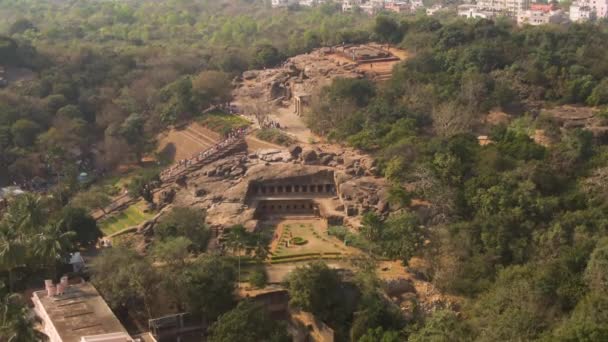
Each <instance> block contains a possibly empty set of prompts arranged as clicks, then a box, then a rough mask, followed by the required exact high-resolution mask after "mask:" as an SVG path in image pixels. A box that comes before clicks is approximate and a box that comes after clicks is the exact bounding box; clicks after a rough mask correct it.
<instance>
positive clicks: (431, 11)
mask: <svg viewBox="0 0 608 342" xmlns="http://www.w3.org/2000/svg"><path fill="white" fill-rule="evenodd" d="M442 8H443V6H442V5H439V4H437V5H433V6H432V7H430V8H427V9H426V15H434V14H435V13H437V12H439V11H440V10H441V9H442Z"/></svg>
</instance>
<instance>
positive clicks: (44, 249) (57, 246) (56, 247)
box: [32, 221, 76, 278]
mask: <svg viewBox="0 0 608 342" xmlns="http://www.w3.org/2000/svg"><path fill="white" fill-rule="evenodd" d="M62 226H63V225H62V222H61V221H57V222H54V223H51V224H49V225H47V226H45V227H43V228H42V231H41V232H40V233H38V234H36V236H35V239H34V240H33V241H32V247H33V251H34V256H35V257H36V258H37V259H38V260H40V261H41V262H42V264H43V265H45V266H46V267H48V268H49V269H50V271H51V276H52V277H53V278H55V276H56V274H57V261H59V260H61V258H62V257H63V256H65V255H66V254H67V253H68V252H70V251H71V250H72V249H73V248H74V243H73V238H74V236H75V235H76V233H75V232H73V231H67V232H66V231H63V230H62V228H61V227H62Z"/></svg>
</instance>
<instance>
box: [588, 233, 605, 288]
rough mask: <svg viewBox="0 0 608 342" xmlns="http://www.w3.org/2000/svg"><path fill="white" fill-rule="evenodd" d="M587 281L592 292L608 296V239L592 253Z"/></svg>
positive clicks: (601, 242)
mask: <svg viewBox="0 0 608 342" xmlns="http://www.w3.org/2000/svg"><path fill="white" fill-rule="evenodd" d="M585 280H586V282H587V285H588V286H589V288H590V289H591V290H593V291H596V292H597V293H604V294H608V239H603V240H601V241H600V242H599V243H598V245H597V247H596V248H595V250H594V251H593V253H591V257H590V259H589V262H588V263H587V268H586V269H585Z"/></svg>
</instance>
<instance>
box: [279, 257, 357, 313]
mask: <svg viewBox="0 0 608 342" xmlns="http://www.w3.org/2000/svg"><path fill="white" fill-rule="evenodd" d="M287 289H288V291H289V297H290V300H289V303H290V305H292V306H293V307H296V308H300V309H302V310H305V311H309V312H311V313H313V314H314V315H315V316H316V317H317V318H318V319H320V320H322V321H324V322H334V323H335V322H341V323H342V322H345V321H346V320H347V318H348V316H349V315H350V314H351V313H352V312H346V311H345V305H344V304H346V303H344V302H343V300H344V292H343V291H344V285H343V283H342V278H341V277H340V275H339V274H338V272H337V271H336V270H333V269H331V268H329V267H328V266H327V264H325V263H324V262H312V263H309V264H308V265H306V266H299V267H297V268H296V269H295V270H294V271H293V272H292V273H291V274H290V275H289V277H288V279H287Z"/></svg>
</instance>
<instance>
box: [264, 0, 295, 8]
mask: <svg viewBox="0 0 608 342" xmlns="http://www.w3.org/2000/svg"><path fill="white" fill-rule="evenodd" d="M298 3H299V1H298V0H271V1H270V5H271V6H272V8H280V7H287V6H290V5H296V4H298Z"/></svg>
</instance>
